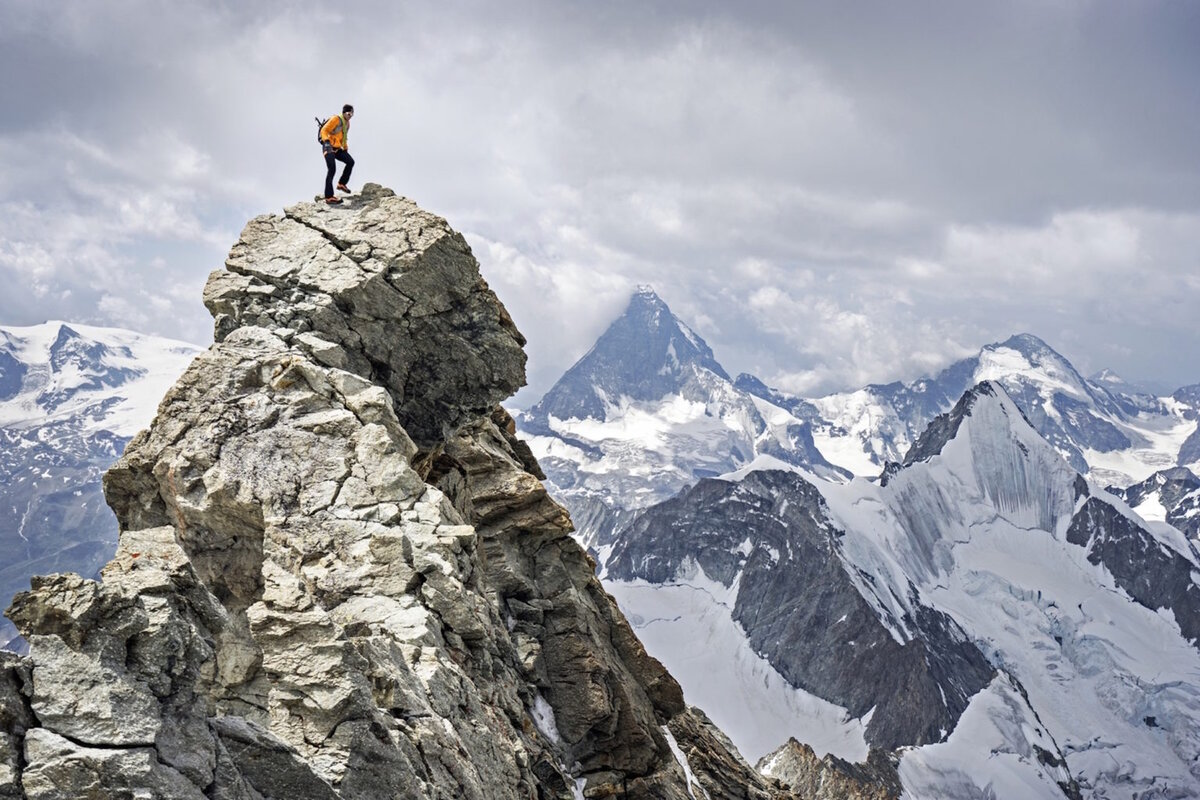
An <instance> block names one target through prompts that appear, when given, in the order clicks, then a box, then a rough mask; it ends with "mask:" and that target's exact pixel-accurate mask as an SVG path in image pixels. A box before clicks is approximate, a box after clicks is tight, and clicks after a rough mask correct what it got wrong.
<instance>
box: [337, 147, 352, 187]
mask: <svg viewBox="0 0 1200 800" xmlns="http://www.w3.org/2000/svg"><path fill="white" fill-rule="evenodd" d="M337 159H338V161H341V162H342V163H343V164H345V165H346V168H345V169H343V170H342V179H341V180H340V181H338V185H339V186H349V185H350V171H351V170H353V169H354V159H353V158H352V157H351V156H350V154H349V153H347V152H346V151H345V150H339V151H338V152H337Z"/></svg>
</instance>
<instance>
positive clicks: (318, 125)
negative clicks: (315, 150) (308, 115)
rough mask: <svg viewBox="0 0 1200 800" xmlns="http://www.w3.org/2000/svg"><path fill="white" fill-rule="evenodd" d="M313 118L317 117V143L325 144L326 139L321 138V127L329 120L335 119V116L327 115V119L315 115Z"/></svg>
mask: <svg viewBox="0 0 1200 800" xmlns="http://www.w3.org/2000/svg"><path fill="white" fill-rule="evenodd" d="M313 119H315V120H316V121H317V144H319V145H322V146H323V145H324V144H325V140H324V139H322V138H321V129H322V128H324V127H325V123H326V122H329V120H331V119H333V117H326V118H325V119H321V118H320V117H313Z"/></svg>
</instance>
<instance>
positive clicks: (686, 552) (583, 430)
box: [517, 290, 1200, 798]
mask: <svg viewBox="0 0 1200 800" xmlns="http://www.w3.org/2000/svg"><path fill="white" fill-rule="evenodd" d="M749 409H753V413H750V412H749V411H748V410H749ZM1198 409H1200V391H1197V388H1196V387H1190V388H1184V389H1181V390H1179V391H1177V392H1175V393H1174V394H1173V395H1172V396H1169V397H1153V396H1150V395H1149V394H1146V393H1144V392H1141V391H1139V390H1137V389H1135V388H1134V387H1131V386H1129V385H1128V384H1126V383H1125V382H1123V381H1121V380H1120V379H1119V378H1118V377H1117V376H1114V375H1112V374H1111V373H1104V374H1099V375H1097V376H1095V377H1094V378H1092V379H1089V378H1085V377H1083V376H1082V375H1081V374H1080V373H1079V372H1078V371H1077V370H1076V369H1075V368H1074V367H1073V366H1072V365H1071V364H1070V363H1069V361H1067V359H1065V358H1064V357H1063V356H1061V355H1060V354H1058V353H1057V352H1055V351H1054V350H1053V349H1052V348H1051V347H1050V346H1049V345H1047V344H1046V343H1045V342H1043V341H1041V340H1040V339H1038V338H1037V337H1035V336H1032V335H1029V334H1021V335H1017V336H1013V337H1011V338H1010V339H1008V340H1006V341H1004V342H1001V343H996V344H992V345H988V346H986V347H984V348H982V349H981V351H980V353H979V354H978V355H977V356H975V357H972V358H970V359H965V360H963V361H960V362H958V363H956V364H953V365H951V366H950V367H948V368H946V369H945V370H943V371H941V372H940V373H938V374H937V375H936V376H933V377H930V378H925V379H921V380H918V381H915V382H913V383H911V384H902V383H894V384H888V385H872V386H868V387H864V388H863V389H861V390H858V391H855V392H846V393H839V394H835V395H830V396H827V397H819V398H804V397H796V396H793V395H790V394H788V393H785V392H782V391H779V390H776V389H772V388H771V387H769V386H767V385H766V384H765V383H764V382H763V381H761V380H759V379H758V378H756V377H754V376H751V375H740V376H738V377H737V378H736V379H734V380H730V378H729V375H728V373H727V372H726V371H725V370H724V369H723V368H722V367H721V365H720V364H718V363H717V362H716V361H715V359H714V357H713V355H712V351H711V349H710V348H709V347H708V345H707V344H706V343H705V342H704V341H703V339H701V338H700V337H699V336H698V335H696V334H695V333H694V332H693V331H691V330H690V329H689V328H688V327H687V326H686V324H684V323H683V322H681V321H680V320H678V319H677V318H675V317H674V316H673V315H671V313H670V311H669V309H668V308H667V307H666V305H665V304H664V303H663V302H662V301H661V299H659V298H658V297H657V296H656V295H654V294H653V292H651V291H649V290H642V291H639V292H638V293H637V294H636V295H635V296H634V297H633V298H632V300H631V302H630V305H629V308H628V309H627V310H626V312H625V313H624V314H623V315H622V316H621V318H620V319H618V320H617V321H616V322H615V323H614V324H613V326H612V327H611V328H610V329H609V331H608V332H606V333H605V334H604V336H602V337H601V338H600V340H598V341H597V343H596V345H595V346H594V347H593V348H592V350H591V351H590V352H589V353H588V354H587V355H585V356H584V358H582V359H581V360H580V361H579V362H578V363H577V364H576V365H575V366H574V367H572V369H571V370H569V371H568V372H567V373H566V374H565V375H564V377H563V379H562V380H561V381H560V382H559V383H558V384H556V385H555V387H554V388H552V389H551V391H550V392H548V393H547V395H546V396H545V398H543V400H542V401H541V402H540V403H539V404H538V405H536V406H534V407H533V408H531V409H529V410H528V411H527V412H524V413H522V414H518V415H517V419H518V425H519V426H520V427H521V429H522V432H523V433H524V434H525V435H526V436H527V437H528V440H529V443H530V446H531V448H532V449H533V451H534V453H535V454H536V455H537V456H538V459H539V461H540V463H541V464H542V466H543V469H544V470H545V472H546V474H547V478H548V482H549V483H550V484H552V487H553V488H552V490H553V491H554V492H555V494H556V496H558V497H560V499H562V500H563V501H564V502H565V503H566V504H567V505H568V507H569V508H570V509H571V510H572V514H573V518H574V519H575V522H576V525H577V528H578V531H577V535H578V536H579V538H580V539H581V540H582V541H583V542H584V544H585V545H586V546H588V547H589V548H590V549H591V551H592V553H593V555H595V556H596V558H597V561H598V568H599V569H600V570H601V574H602V576H603V578H604V582H605V587H606V588H607V589H608V591H610V592H611V593H612V594H613V595H614V596H616V597H617V598H618V600H619V602H620V604H621V607H622V609H623V610H624V611H625V613H626V615H627V616H628V618H629V619H630V621H631V622H632V623H633V624H634V626H635V628H636V629H637V630H638V633H639V636H640V637H641V638H642V639H643V641H644V642H645V644H646V646H647V649H648V650H649V651H650V652H651V654H653V655H655V656H656V657H658V658H660V659H661V660H663V662H664V663H665V664H666V665H667V667H668V668H669V669H670V670H671V671H672V673H673V674H675V675H676V676H677V677H678V678H679V680H680V682H681V684H682V685H683V687H684V690H685V692H686V694H687V698H688V700H689V702H693V703H696V704H697V705H699V706H701V707H703V708H704V709H705V710H706V711H707V712H708V713H709V714H710V716H712V718H713V720H714V721H715V722H716V723H717V724H718V725H720V726H721V727H722V728H723V729H724V730H725V731H726V732H728V733H729V734H730V735H731V736H732V737H733V738H734V741H735V743H736V744H737V745H738V746H739V747H740V748H741V749H742V751H743V753H744V754H745V755H747V756H748V757H750V758H761V761H760V763H759V766H760V768H762V769H763V770H764V771H766V772H767V773H768V774H773V775H775V777H777V778H779V779H780V780H783V781H784V782H788V781H789V780H793V779H796V778H797V776H795V775H791V774H790V773H789V770H794V769H795V768H796V767H795V766H794V765H795V764H797V763H800V764H803V763H808V761H807V760H806V758H805V757H804V756H803V751H804V750H805V748H807V747H808V746H811V747H812V748H813V749H814V750H815V751H816V752H817V754H818V755H821V754H824V753H829V754H830V755H831V757H838V758H842V759H846V760H847V761H849V762H859V763H860V764H862V765H863V766H862V767H861V768H862V769H863V770H866V771H867V772H870V774H872V775H873V776H874V778H873V780H876V781H878V784H879V785H880V786H881V787H885V786H890V787H893V788H892V789H888V790H887V791H888V792H891V791H894V787H895V786H897V785H902V786H903V788H904V790H905V791H906V792H908V794H909V795H910V796H913V797H964V798H976V797H978V798H984V797H1032V798H1037V797H1046V798H1051V797H1054V798H1057V797H1069V798H1082V797H1092V796H1096V797H1100V796H1103V797H1129V798H1132V797H1141V796H1144V793H1146V792H1150V793H1152V794H1153V793H1154V792H1160V793H1161V796H1164V797H1166V796H1180V797H1182V796H1187V792H1189V791H1190V790H1191V789H1193V788H1194V787H1195V786H1196V785H1197V782H1198V781H1200V774H1193V773H1192V769H1193V767H1192V765H1193V764H1194V763H1197V758H1198V757H1200V681H1198V680H1197V678H1196V676H1197V675H1200V649H1198V647H1197V644H1198V642H1200V584H1197V581H1196V579H1195V577H1194V576H1196V575H1198V574H1200V554H1198V553H1197V550H1196V546H1195V543H1194V542H1193V541H1192V540H1193V538H1194V537H1196V535H1197V527H1198V526H1200V480H1198V479H1197V478H1196V475H1195V472H1194V470H1195V469H1196V467H1197V466H1200V464H1198V459H1197V455H1198V453H1197V450H1198V449H1200V448H1198V447H1197V444H1196V443H1197V419H1198V417H1200V414H1198V413H1197V411H1198ZM781 431H782V432H784V435H780V432H781ZM722 470H723V471H722ZM810 755H811V754H810ZM881 791H884V790H883V789H882V788H881ZM881 796H895V795H894V794H881ZM1154 796H1160V795H1154Z"/></svg>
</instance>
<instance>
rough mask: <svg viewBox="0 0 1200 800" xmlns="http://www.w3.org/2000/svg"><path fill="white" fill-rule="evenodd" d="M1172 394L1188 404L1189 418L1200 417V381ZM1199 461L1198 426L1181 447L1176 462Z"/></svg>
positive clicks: (1199, 438) (1199, 437) (1186, 412)
mask: <svg viewBox="0 0 1200 800" xmlns="http://www.w3.org/2000/svg"><path fill="white" fill-rule="evenodd" d="M1171 396H1172V397H1174V398H1175V399H1176V400H1178V401H1179V402H1181V403H1184V404H1186V405H1187V406H1188V410H1187V411H1185V413H1184V416H1186V417H1187V418H1188V419H1200V383H1198V384H1196V385H1194V386H1185V387H1183V388H1182V389H1179V390H1178V391H1176V392H1175V393H1174V394H1173V395H1171ZM1198 462H1200V428H1197V429H1196V430H1195V432H1194V433H1192V435H1191V436H1189V437H1188V438H1187V439H1186V440H1185V441H1184V443H1183V446H1182V447H1180V448H1179V460H1178V462H1176V463H1178V464H1180V465H1181V466H1182V465H1185V464H1196V463H1198Z"/></svg>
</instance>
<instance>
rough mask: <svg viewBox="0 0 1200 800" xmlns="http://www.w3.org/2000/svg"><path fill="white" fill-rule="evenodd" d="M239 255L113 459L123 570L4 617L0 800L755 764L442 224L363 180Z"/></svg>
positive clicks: (480, 795) (649, 777)
mask: <svg viewBox="0 0 1200 800" xmlns="http://www.w3.org/2000/svg"><path fill="white" fill-rule="evenodd" d="M229 268H230V271H228V272H218V273H214V274H213V276H211V277H210V280H209V285H208V288H207V289H206V295H205V296H206V301H207V302H208V304H209V307H210V308H211V309H212V310H213V312H214V314H215V316H216V317H217V323H216V324H217V338H218V341H217V342H216V343H215V344H214V345H213V346H212V347H211V348H210V349H209V351H208V352H206V353H205V354H203V355H201V356H200V357H199V358H197V359H196V360H195V361H194V362H193V363H192V365H191V367H190V368H189V369H188V370H187V372H186V373H185V374H184V375H183V377H182V378H180V380H179V382H178V383H177V384H176V385H175V387H174V388H173V389H171V391H170V392H168V394H167V397H166V398H165V400H164V402H163V405H162V406H161V411H160V414H159V416H158V418H157V419H156V421H155V424H154V425H153V426H152V427H151V428H150V429H149V430H147V431H143V432H142V433H140V434H138V436H136V437H135V438H134V439H133V441H132V442H131V443H130V445H129V447H128V448H127V449H126V451H125V453H124V455H123V456H122V457H121V459H120V461H119V462H118V463H117V465H116V466H114V467H113V468H112V469H111V470H109V472H108V473H107V474H106V477H105V492H106V496H107V499H108V501H109V503H110V505H111V506H112V508H113V509H114V511H115V512H116V514H117V518H118V521H119V523H120V531H121V533H120V544H119V547H118V550H117V554H116V556H115V558H113V560H112V561H110V562H109V563H108V564H107V565H106V566H105V567H104V569H103V571H102V577H103V581H102V582H96V581H92V580H85V579H83V578H80V577H77V576H74V575H55V576H49V577H45V578H35V580H34V581H33V584H32V588H31V590H30V591H29V592H25V593H22V594H20V595H18V596H17V598H16V599H15V601H14V603H13V606H12V608H11V609H10V612H9V613H10V617H11V619H12V620H13V621H14V622H15V623H16V624H17V625H18V626H19V628H20V630H21V632H22V634H24V636H25V637H26V638H27V639H28V641H29V643H30V646H31V651H30V656H29V658H28V659H25V660H20V661H14V660H13V659H12V658H11V657H9V656H0V659H3V660H2V661H0V734H2V736H0V797H7V796H24V797H27V798H32V799H33V800H43V799H44V800H50V798H61V797H85V796H97V797H98V796H106V797H108V796H111V797H125V796H136V797H142V796H146V797H170V798H181V799H184V800H186V799H187V798H196V800H200V799H201V798H205V797H208V798H236V799H237V800H255V799H256V798H270V797H279V798H283V797H311V798H335V797H344V798H364V799H365V798H381V799H382V798H406V799H408V798H411V800H418V798H420V799H421V800H424V799H425V798H451V797H453V798H464V799H466V800H485V799H486V800H510V799H511V800H527V799H528V798H531V797H535V798H539V800H541V799H542V798H566V797H569V796H571V793H572V791H573V790H574V789H582V790H583V791H585V793H586V796H587V797H589V798H607V797H613V798H616V797H621V798H647V800H649V798H655V800H685V798H688V797H690V796H691V795H692V793H693V786H692V785H691V782H690V781H689V779H688V778H687V776H686V770H687V767H688V766H689V764H691V763H694V765H695V766H696V768H697V769H698V770H699V771H701V773H702V774H713V775H718V774H720V773H721V770H722V769H723V767H722V766H721V765H722V764H725V763H727V762H729V763H733V762H735V761H736V756H735V755H734V754H732V753H729V752H727V751H726V744H725V743H724V742H723V741H722V740H721V738H720V737H719V736H717V735H716V734H715V733H714V732H712V731H710V730H708V729H705V728H704V727H703V725H702V724H701V723H700V722H699V721H694V720H693V718H696V720H698V717H696V715H695V712H693V711H690V710H688V709H686V708H685V706H684V704H683V698H682V693H681V692H680V689H679V686H678V684H677V683H676V682H675V681H674V680H673V679H672V678H671V676H670V675H669V674H667V672H666V671H665V670H664V669H663V667H662V665H661V664H659V663H658V662H657V661H656V660H654V659H652V658H650V657H649V656H648V655H647V654H646V653H645V650H644V649H643V648H642V646H641V644H640V643H639V642H638V641H637V639H636V638H635V637H634V635H633V633H632V631H631V629H630V628H629V626H628V624H627V623H626V622H625V620H624V618H623V617H622V616H621V614H620V612H619V611H618V610H617V609H616V607H615V605H614V604H613V603H612V601H611V599H610V598H609V597H608V596H607V595H606V594H605V593H604V591H603V590H602V589H601V588H600V585H599V583H598V582H597V581H596V579H595V578H594V577H593V564H592V562H591V561H590V560H589V559H588V558H587V556H586V555H585V554H584V553H583V552H582V551H581V550H580V549H579V547H578V545H576V544H575V542H574V541H573V540H572V539H571V537H570V527H571V523H570V519H569V518H568V517H567V515H566V513H565V512H564V511H563V509H562V508H561V507H560V506H559V505H557V504H556V503H555V502H553V501H552V500H551V499H550V498H549V497H548V496H547V494H546V491H545V488H544V487H543V485H542V484H541V482H540V481H539V479H538V477H537V474H538V472H539V470H538V468H537V465H536V463H535V462H534V461H533V459H532V458H531V456H530V452H529V450H528V448H527V447H525V446H524V445H523V444H522V443H521V442H520V441H519V440H518V439H517V438H516V437H515V435H514V429H513V425H512V420H511V419H509V418H508V417H507V415H506V414H505V413H504V412H503V411H502V410H500V409H499V407H498V406H496V405H495V402H496V400H497V399H498V398H500V397H503V396H505V395H506V394H507V393H508V392H510V391H511V390H512V388H513V387H515V386H518V385H520V384H521V383H522V381H523V378H524V376H523V363H524V362H523V358H524V357H523V354H522V353H521V351H520V346H519V345H520V335H519V334H518V333H517V332H516V331H515V329H513V328H512V324H511V321H510V320H509V319H508V316H507V314H506V313H505V312H504V309H503V307H502V306H501V305H500V304H499V301H498V300H496V298H495V297H494V295H492V294H491V292H490V291H489V290H488V289H487V287H486V285H485V284H483V282H482V279H481V278H480V277H479V274H478V265H477V264H476V263H475V261H474V259H473V258H472V257H471V255H470V252H469V250H467V248H466V246H465V244H464V243H463V242H462V239H461V237H459V236H458V234H456V233H454V232H453V231H451V230H450V228H449V226H448V225H447V224H446V223H445V221H444V220H441V219H439V218H437V217H433V216H432V215H429V214H427V213H425V212H423V211H421V210H420V209H418V208H417V207H416V206H415V205H413V204H412V203H411V202H409V201H407V200H404V199H402V198H397V197H395V196H394V195H393V194H392V193H391V192H390V191H387V190H384V189H382V188H380V187H377V186H372V185H368V186H366V187H364V189H363V192H362V195H361V196H360V197H356V198H354V199H352V200H351V201H350V202H348V203H347V204H346V205H345V206H343V207H341V208H339V209H327V208H325V207H324V206H323V205H321V206H311V205H307V204H306V205H302V206H296V207H293V208H291V209H289V210H288V211H287V215H286V216H284V217H278V216H275V217H263V218H259V219H256V220H253V221H252V222H251V223H250V224H249V225H248V226H247V227H246V230H245V232H244V233H243V236H242V239H241V240H240V241H239V243H238V245H236V246H235V247H234V249H233V251H232V252H231V255H230V259H229ZM414 376H415V377H414ZM402 420H403V422H402ZM409 426H411V429H412V430H413V431H415V432H416V435H415V436H414V435H410V433H409ZM672 723H674V724H675V725H677V726H680V728H681V729H686V730H692V729H695V731H696V733H695V737H694V739H693V742H694V747H692V749H691V750H690V752H689V757H688V758H687V759H685V761H684V762H683V763H681V762H680V761H679V760H678V759H677V758H676V756H675V755H674V753H673V750H672V747H671V746H670V739H669V734H668V731H669V728H667V727H665V726H668V725H669V724H672ZM14 753H15V754H16V755H14ZM721 780H722V781H723V783H724V784H725V785H727V786H728V787H729V788H730V791H731V792H741V794H740V795H734V796H741V797H753V798H764V800H766V798H768V797H777V796H778V797H782V796H783V795H770V794H768V792H767V787H766V784H765V783H764V782H763V781H762V780H761V779H760V778H758V777H757V776H755V775H753V773H750V772H747V773H742V772H738V773H736V774H729V775H721Z"/></svg>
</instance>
